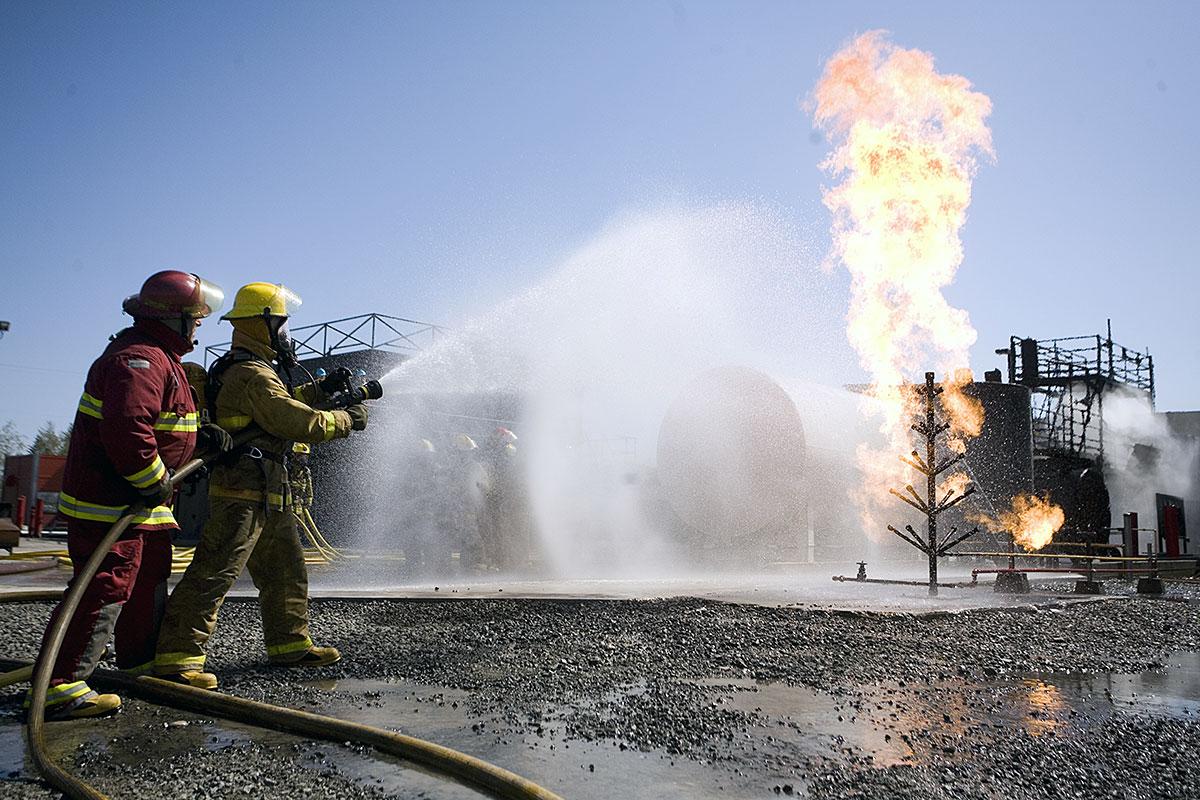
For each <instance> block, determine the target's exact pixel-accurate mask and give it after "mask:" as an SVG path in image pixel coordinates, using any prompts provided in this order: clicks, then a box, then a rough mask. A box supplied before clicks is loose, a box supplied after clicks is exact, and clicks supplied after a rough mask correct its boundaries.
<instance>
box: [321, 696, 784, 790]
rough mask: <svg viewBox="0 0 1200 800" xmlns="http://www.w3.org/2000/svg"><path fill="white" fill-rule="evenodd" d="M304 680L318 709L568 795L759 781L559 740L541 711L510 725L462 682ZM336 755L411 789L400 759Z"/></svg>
mask: <svg viewBox="0 0 1200 800" xmlns="http://www.w3.org/2000/svg"><path fill="white" fill-rule="evenodd" d="M307 685H308V686H312V687H314V688H318V689H323V690H324V691H327V692H329V698H328V700H327V701H326V702H323V703H321V706H322V710H323V711H324V712H325V713H329V714H332V715H334V716H338V717H342V718H345V719H354V720H356V721H359V722H363V723H365V724H368V725H375V726H378V727H385V728H391V729H394V730H398V731H400V732H401V733H405V734H408V735H410V736H416V737H419V738H422V739H425V740H427V741H432V742H436V743H437V744H441V745H444V746H446V747H451V748H454V749H455V750H459V751H461V752H464V753H468V754H470V755H473V756H475V757H476V758H482V759H483V760H485V761H488V762H490V763H493V764H496V765H498V766H501V767H504V768H505V769H508V770H511V771H512V772H515V773H516V774H518V775H521V776H522V777H524V778H528V779H529V780H532V781H534V782H535V783H539V784H541V785H543V786H545V787H546V788H548V789H551V790H552V791H555V792H558V793H559V794H562V795H564V796H570V797H572V798H573V799H574V800H609V799H610V798H611V797H612V796H613V787H614V786H620V787H622V792H621V794H622V796H623V797H629V798H640V797H645V798H660V797H669V796H678V795H679V794H680V793H681V792H683V793H685V794H687V793H692V794H695V795H697V796H709V795H711V794H713V793H714V792H719V791H730V790H734V789H738V790H744V789H747V788H749V787H751V786H753V787H754V789H755V790H756V791H761V789H762V784H763V781H762V780H758V781H754V782H751V781H749V780H747V779H745V778H744V777H739V776H738V775H737V774H736V773H731V772H728V771H725V770H713V769H712V768H711V767H708V766H706V765H704V764H700V763H697V762H694V761H689V760H687V759H681V758H678V757H675V756H671V755H668V754H667V753H665V752H658V751H654V752H640V751H637V750H633V749H623V748H622V746H621V743H619V742H615V741H605V742H584V741H579V740H565V739H564V737H563V726H562V725H561V724H560V723H558V722H555V721H552V720H550V719H548V718H547V717H543V718H542V719H541V727H542V734H541V735H538V733H537V730H536V727H532V728H531V729H530V730H529V731H526V732H522V733H513V732H512V726H511V725H509V724H507V723H503V722H502V721H499V720H495V719H487V718H481V717H478V716H475V715H473V714H471V713H470V712H469V711H468V703H467V701H468V699H469V697H470V693H469V692H466V691H462V690H457V689H449V688H445V687H438V686H428V685H423V684H415V683H402V682H398V683H387V682H383V681H366V680H343V681H338V682H336V683H334V682H312V683H309V684H307ZM337 759H338V761H337V763H338V766H339V768H340V769H342V770H343V771H344V772H345V773H346V774H347V775H350V776H351V777H356V778H359V779H363V780H369V781H370V782H371V783H373V784H374V785H376V786H379V787H380V788H382V789H384V790H385V791H390V792H396V793H399V794H406V793H407V792H410V791H411V790H412V787H413V784H412V782H411V779H410V776H408V775H407V774H406V772H405V770H407V769H408V768H409V767H410V766H411V765H409V764H407V763H404V766H403V767H402V768H400V769H396V770H393V769H381V768H380V763H381V761H383V762H389V761H390V762H392V763H400V762H398V761H397V760H395V759H387V758H386V757H384V758H380V757H378V756H376V755H374V754H369V755H367V756H364V757H362V758H353V757H351V758H347V757H346V751H344V750H339V751H338V754H337ZM769 788H770V786H769V785H768V789H769ZM434 796H437V797H446V798H458V797H477V796H478V795H476V794H475V793H474V792H473V791H472V790H471V789H469V788H467V787H462V786H456V787H454V789H453V790H452V791H451V792H450V793H447V792H446V791H441V790H439V791H437V792H435V793H434Z"/></svg>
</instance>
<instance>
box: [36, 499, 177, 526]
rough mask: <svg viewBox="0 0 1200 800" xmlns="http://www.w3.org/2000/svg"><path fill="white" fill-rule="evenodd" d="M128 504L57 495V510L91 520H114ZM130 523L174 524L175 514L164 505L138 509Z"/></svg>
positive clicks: (70, 515) (123, 511)
mask: <svg viewBox="0 0 1200 800" xmlns="http://www.w3.org/2000/svg"><path fill="white" fill-rule="evenodd" d="M127 508H129V506H106V505H101V504H100V503H87V502H84V501H82V500H78V499H76V498H74V497H72V496H71V495H69V494H67V493H66V492H60V493H59V495H58V510H59V511H61V512H62V513H63V514H65V515H66V516H68V517H74V518H75V519H86V520H91V521H92V522H116V521H117V520H119V519H120V518H121V517H123V516H125V510H126V509H127ZM130 524H132V525H153V526H156V527H157V526H160V525H172V526H175V525H176V522H175V515H174V514H172V513H171V509H169V508H167V507H166V506H157V507H155V508H152V509H150V510H149V511H139V512H138V513H137V514H134V515H133V522H132V523H130Z"/></svg>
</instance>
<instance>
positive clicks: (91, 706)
mask: <svg viewBox="0 0 1200 800" xmlns="http://www.w3.org/2000/svg"><path fill="white" fill-rule="evenodd" d="M63 686H64V687H66V688H67V689H68V690H69V691H66V692H64V691H62V689H61V688H60V687H58V686H52V687H50V695H51V697H50V699H49V701H48V702H47V703H46V711H45V719H46V721H47V722H60V721H65V720H72V719H90V718H92V717H107V716H109V715H111V714H116V713H117V712H118V711H120V710H121V698H120V697H118V696H117V695H115V694H96V693H95V692H94V691H92V689H91V687H89V686H88V685H87V684H86V683H84V682H83V681H79V682H77V683H71V684H64V685H63ZM55 694H63V695H68V697H67V699H62V700H58V699H56V698H54V697H53V695H55ZM25 706H26V708H28V707H29V698H28V696H27V697H26V698H25Z"/></svg>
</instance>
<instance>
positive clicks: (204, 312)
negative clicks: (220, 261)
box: [192, 275, 225, 317]
mask: <svg viewBox="0 0 1200 800" xmlns="http://www.w3.org/2000/svg"><path fill="white" fill-rule="evenodd" d="M195 278H196V281H197V282H198V283H199V284H200V286H199V294H200V306H199V308H198V309H197V310H196V311H195V312H193V314H192V316H194V317H207V316H208V315H209V314H215V313H217V312H218V311H220V310H221V306H223V305H225V290H224V289H222V288H221V287H220V286H217V285H216V284H215V283H209V282H208V281H206V280H204V278H201V277H200V276H199V275H196V276H195Z"/></svg>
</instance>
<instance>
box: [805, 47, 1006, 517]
mask: <svg viewBox="0 0 1200 800" xmlns="http://www.w3.org/2000/svg"><path fill="white" fill-rule="evenodd" d="M809 107H810V109H811V110H812V113H813V119H814V122H815V124H816V125H817V126H819V127H821V128H823V129H824V130H826V131H828V132H829V134H830V135H831V140H832V143H833V145H834V146H833V150H832V152H831V153H830V154H829V156H828V158H827V159H826V160H825V161H824V162H823V163H822V165H821V166H822V167H823V168H824V169H825V170H827V171H828V172H829V173H830V174H831V175H832V176H833V177H834V178H835V179H836V180H837V181H838V183H837V184H836V185H834V186H832V187H829V188H826V189H825V190H824V202H825V205H826V206H827V207H828V208H829V210H830V211H831V212H832V213H833V224H832V236H833V248H832V253H831V256H832V257H833V258H836V259H838V260H840V261H841V263H842V264H844V265H845V267H846V269H847V270H848V271H849V272H850V275H851V296H850V309H849V312H848V315H847V335H848V337H849V339H850V342H851V344H852V345H853V347H854V348H855V350H856V351H857V353H858V355H859V360H860V362H861V363H862V365H863V367H864V368H865V369H866V370H867V372H868V373H869V374H870V377H871V381H872V384H873V391H872V392H871V394H872V395H873V396H874V397H875V398H876V399H877V400H878V404H877V406H878V409H879V411H880V413H881V415H882V417H883V422H882V425H881V430H882V432H883V433H884V434H885V436H886V437H887V439H888V448H889V449H888V450H886V451H884V452H878V451H873V450H871V449H869V448H863V449H860V453H859V463H860V466H861V467H862V468H863V471H864V476H865V478H866V481H867V487H868V492H872V491H873V490H874V487H886V486H890V485H892V484H895V483H897V482H900V483H901V484H903V483H904V482H907V481H908V480H910V477H909V476H907V475H906V474H905V473H906V469H905V468H904V467H903V465H902V464H900V463H899V462H897V461H896V457H895V454H896V453H903V452H906V451H908V450H909V423H910V421H911V415H912V412H913V411H914V410H915V409H914V407H913V405H912V402H911V397H912V394H911V393H910V392H906V391H903V390H902V389H900V388H899V387H900V386H901V385H902V384H904V383H905V381H906V380H907V379H908V378H909V376H911V375H914V374H919V373H921V372H924V370H925V369H926V368H927V367H928V365H929V364H930V363H931V362H932V363H933V364H934V365H935V366H936V367H937V368H938V370H939V372H941V373H942V374H944V375H946V376H947V377H946V379H945V381H944V383H943V384H942V386H943V393H942V395H941V397H942V411H943V414H944V415H945V417H946V421H947V422H949V423H950V425H951V430H950V440H951V445H950V446H951V447H952V449H955V450H957V451H958V452H961V451H962V450H963V449H964V448H965V446H966V444H965V442H966V439H968V438H970V437H973V436H977V435H979V431H980V430H981V429H982V426H983V407H982V405H981V404H980V403H979V402H978V401H977V400H975V399H974V398H971V397H969V396H967V395H966V394H964V393H963V392H962V388H963V386H965V385H966V384H967V383H969V382H970V381H971V376H970V372H969V371H967V370H964V369H963V368H964V367H965V366H966V365H967V364H968V350H969V348H970V347H971V345H972V344H974V342H975V329H974V328H973V327H972V326H971V322H970V319H969V318H968V316H967V312H966V311H964V310H962V309H959V308H955V307H953V306H951V305H950V304H949V303H948V302H947V300H946V298H945V296H944V295H943V294H942V290H943V289H944V288H945V287H946V286H948V285H949V284H950V283H951V282H952V281H953V280H954V274H955V272H956V271H957V270H958V267H959V265H960V264H961V263H962V259H963V250H962V242H961V240H960V238H959V231H960V229H961V228H962V226H963V224H964V223H965V222H966V211H967V206H968V205H970V202H971V182H972V179H973V176H974V174H975V170H976V165H977V159H978V157H979V156H980V155H983V156H986V157H989V158H990V157H991V156H992V139H991V132H990V131H989V129H988V127H987V125H986V124H985V120H986V118H987V116H988V114H989V113H991V108H992V104H991V101H990V100H989V99H988V98H987V96H986V95H984V94H982V93H980V92H977V91H973V90H972V88H971V83H970V82H969V81H968V80H967V79H966V78H963V77H961V76H959V75H944V74H940V73H938V72H937V71H936V70H935V69H934V61H933V56H932V55H930V54H929V53H925V52H922V51H920V50H904V49H901V48H899V47H897V46H895V45H894V44H892V43H891V42H889V41H888V40H887V38H886V34H885V33H884V32H883V31H871V32H869V33H865V34H863V35H861V36H859V37H858V38H857V39H855V40H854V41H853V42H851V43H850V44H849V45H847V46H846V47H845V48H844V49H842V50H841V51H840V52H838V53H837V54H836V55H834V56H833V57H832V58H831V59H830V60H829V62H828V63H827V64H826V66H825V72H824V74H823V75H822V77H821V80H820V82H819V83H818V84H817V86H816V89H815V90H814V91H813V95H812V98H811V100H810V102H809ZM864 510H865V511H866V512H867V514H866V516H867V522H868V524H869V525H871V526H872V527H873V522H872V520H871V517H872V516H873V515H871V514H870V513H869V509H864ZM869 529H870V528H869Z"/></svg>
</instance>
